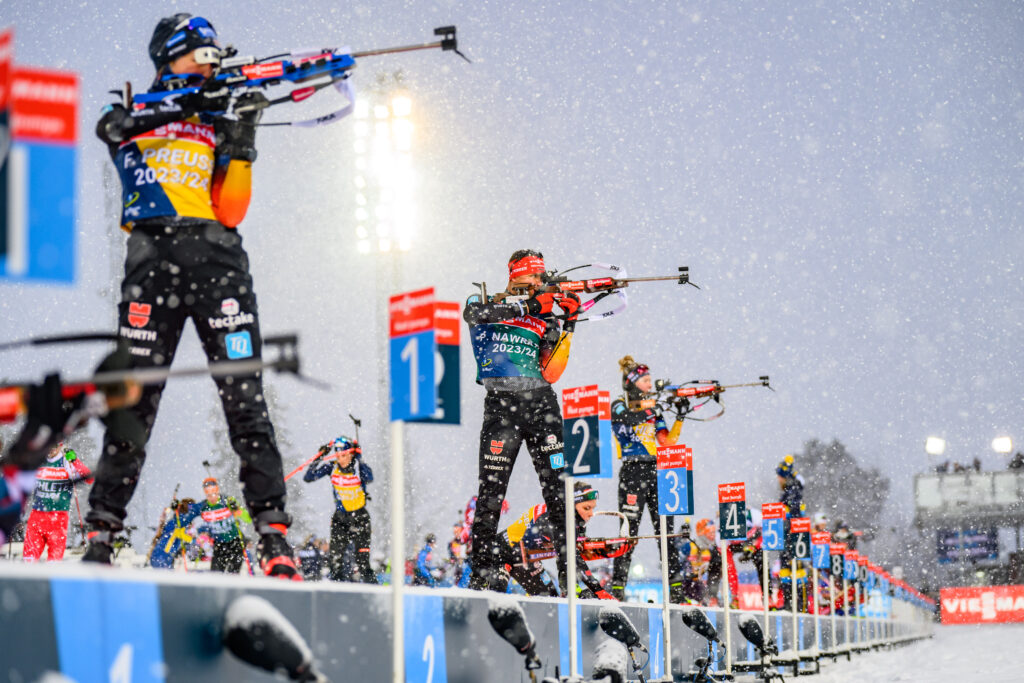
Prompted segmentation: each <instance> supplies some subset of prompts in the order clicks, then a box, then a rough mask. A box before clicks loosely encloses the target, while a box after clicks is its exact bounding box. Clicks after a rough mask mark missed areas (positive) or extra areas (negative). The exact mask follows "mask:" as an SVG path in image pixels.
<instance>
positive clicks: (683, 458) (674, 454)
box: [657, 444, 742, 500]
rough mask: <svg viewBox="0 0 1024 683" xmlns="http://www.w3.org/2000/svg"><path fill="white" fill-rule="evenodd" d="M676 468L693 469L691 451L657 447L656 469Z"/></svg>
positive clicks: (674, 447) (683, 448) (686, 448)
mask: <svg viewBox="0 0 1024 683" xmlns="http://www.w3.org/2000/svg"><path fill="white" fill-rule="evenodd" d="M676 467H681V468H683V469H687V470H691V469H693V450H692V449H691V448H690V447H689V446H687V445H685V444H676V445H675V446H659V447H658V465H657V469H659V470H670V469H675V468H676ZM740 500H742V498H741V499H740Z"/></svg>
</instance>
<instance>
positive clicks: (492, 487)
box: [462, 249, 580, 590]
mask: <svg viewBox="0 0 1024 683" xmlns="http://www.w3.org/2000/svg"><path fill="white" fill-rule="evenodd" d="M544 272H545V268H544V258H543V256H542V255H541V254H540V252H536V251H531V250H528V249H522V250H519V251H517V252H515V253H513V254H512V256H511V258H509V261H508V287H507V288H506V289H507V291H505V292H501V293H499V294H497V295H495V296H489V297H488V298H487V301H482V300H481V298H480V296H479V295H474V296H471V297H470V298H469V300H468V301H466V308H465V310H464V311H463V314H462V317H463V319H465V321H466V322H467V323H468V324H469V326H470V339H471V341H472V344H473V355H474V356H475V357H476V365H477V382H478V383H480V384H483V385H484V387H486V389H487V396H486V398H485V399H484V419H483V425H482V427H481V428H480V453H479V461H478V463H479V474H478V493H477V505H476V519H475V521H474V522H473V541H472V542H473V550H472V559H471V563H472V578H471V579H470V584H469V587H470V588H473V589H476V590H483V589H486V588H488V587H489V586H490V584H491V582H492V581H497V580H499V578H500V577H499V576H498V573H499V571H500V568H501V558H502V547H501V542H500V541H499V539H498V516H499V514H500V511H501V504H502V501H504V499H505V492H506V490H507V489H508V482H509V478H510V477H511V475H512V467H513V465H515V462H516V457H517V456H518V454H519V447H520V446H521V445H522V443H523V442H524V441H525V442H526V447H527V449H528V450H529V452H530V457H531V458H532V460H533V468H534V470H536V472H537V476H538V477H539V478H540V485H541V493H542V495H543V497H544V502H545V503H546V504H547V509H548V514H549V515H550V519H551V529H552V540H553V542H554V546H555V549H556V551H557V553H558V560H557V564H558V572H559V578H560V579H561V578H562V577H563V576H564V575H565V572H566V569H565V568H566V559H565V558H566V555H565V494H564V492H563V488H564V487H563V485H562V481H561V480H560V479H559V477H558V471H559V470H560V469H562V468H563V467H564V466H565V465H564V460H565V456H564V454H563V452H562V411H561V410H560V409H559V406H558V399H557V398H556V397H555V392H554V390H553V389H552V388H551V385H552V384H553V383H554V382H556V381H557V380H558V378H559V377H560V376H561V375H562V371H563V370H564V369H565V365H566V363H567V362H568V358H569V346H570V344H571V342H572V333H573V330H574V328H575V325H576V315H577V313H578V311H579V306H580V300H579V298H578V297H577V296H576V295H575V294H572V293H561V292H559V293H554V294H552V293H544V292H538V291H537V290H538V289H539V288H540V287H541V285H542V284H543V280H542V277H541V276H542V275H543V274H544ZM556 305H557V306H558V307H559V308H560V309H561V310H562V311H563V313H564V315H565V323H564V325H563V324H562V323H561V322H560V321H559V319H558V318H556V317H555V314H554V312H553V307H554V306H556Z"/></svg>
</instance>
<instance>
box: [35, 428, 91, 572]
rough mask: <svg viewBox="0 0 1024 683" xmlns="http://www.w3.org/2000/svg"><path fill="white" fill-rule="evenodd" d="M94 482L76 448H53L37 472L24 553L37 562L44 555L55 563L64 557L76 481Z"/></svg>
mask: <svg viewBox="0 0 1024 683" xmlns="http://www.w3.org/2000/svg"><path fill="white" fill-rule="evenodd" d="M80 481H85V482H86V483H87V484H91V483H92V472H90V471H89V468H88V467H86V466H85V465H84V464H83V463H82V461H81V460H79V459H78V455H77V454H76V453H75V451H74V450H72V449H70V448H65V447H64V444H57V446H56V447H55V448H54V449H53V450H52V451H50V454H49V456H47V458H46V463H45V464H44V465H43V466H42V467H40V468H39V469H38V470H37V471H36V489H35V492H34V493H33V494H32V512H30V513H29V515H28V522H27V523H26V524H25V546H24V548H23V550H22V556H23V557H24V558H25V561H26V562H35V561H37V560H38V559H39V558H40V557H42V556H43V549H44V548H46V549H47V552H46V559H47V560H48V561H49V562H55V561H57V560H60V559H62V558H63V557H64V550H65V549H66V548H67V543H68V517H69V515H68V513H69V511H70V510H71V496H72V495H73V494H74V489H75V484H77V483H78V482H80Z"/></svg>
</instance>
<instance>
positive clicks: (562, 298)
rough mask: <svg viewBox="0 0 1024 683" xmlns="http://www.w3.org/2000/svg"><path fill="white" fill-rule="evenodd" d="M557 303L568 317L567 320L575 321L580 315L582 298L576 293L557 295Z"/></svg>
mask: <svg viewBox="0 0 1024 683" xmlns="http://www.w3.org/2000/svg"><path fill="white" fill-rule="evenodd" d="M554 297H555V303H557V304H558V307H559V308H561V309H562V312H563V313H565V315H566V320H567V321H568V320H572V321H575V320H576V317H577V316H578V315H579V310H580V305H581V302H580V298H579V297H578V296H576V293H575V292H562V293H560V294H555V295H554Z"/></svg>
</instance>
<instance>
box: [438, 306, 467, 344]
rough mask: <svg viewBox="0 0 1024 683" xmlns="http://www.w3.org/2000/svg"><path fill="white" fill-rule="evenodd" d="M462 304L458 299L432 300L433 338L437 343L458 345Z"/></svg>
mask: <svg viewBox="0 0 1024 683" xmlns="http://www.w3.org/2000/svg"><path fill="white" fill-rule="evenodd" d="M461 329H462V305H461V304H459V302H458V301H435V302H434V338H435V339H436V340H437V343H438V344H447V345H451V346H458V345H459V332H460V330H461Z"/></svg>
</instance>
